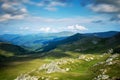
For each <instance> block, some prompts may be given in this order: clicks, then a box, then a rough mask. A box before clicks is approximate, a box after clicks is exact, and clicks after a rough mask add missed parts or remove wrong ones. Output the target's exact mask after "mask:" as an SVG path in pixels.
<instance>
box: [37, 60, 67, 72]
mask: <svg viewBox="0 0 120 80" xmlns="http://www.w3.org/2000/svg"><path fill="white" fill-rule="evenodd" d="M39 70H46V73H53V72H64V71H65V70H64V69H61V68H60V67H59V66H58V65H57V63H56V62H51V63H49V64H44V65H43V66H41V67H40V68H39Z"/></svg>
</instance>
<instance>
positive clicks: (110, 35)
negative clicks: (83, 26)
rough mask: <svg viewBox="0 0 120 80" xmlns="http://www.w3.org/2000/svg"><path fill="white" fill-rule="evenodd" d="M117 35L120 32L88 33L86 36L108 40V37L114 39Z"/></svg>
mask: <svg viewBox="0 0 120 80" xmlns="http://www.w3.org/2000/svg"><path fill="white" fill-rule="evenodd" d="M117 33H119V32H118V31H107V32H97V33H87V34H86V35H91V36H93V35H94V36H97V37H100V38H108V37H112V36H114V35H116V34H117Z"/></svg>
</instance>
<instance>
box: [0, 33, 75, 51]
mask: <svg viewBox="0 0 120 80" xmlns="http://www.w3.org/2000/svg"><path fill="white" fill-rule="evenodd" d="M73 34H74V33H73V32H59V33H39V34H28V35H19V34H3V35H0V42H9V43H12V44H14V45H19V46H22V47H24V48H26V49H28V50H30V51H34V50H36V49H38V48H40V47H42V46H44V45H46V44H47V43H48V42H49V41H54V40H55V41H57V40H62V39H64V38H65V37H68V36H70V35H73Z"/></svg>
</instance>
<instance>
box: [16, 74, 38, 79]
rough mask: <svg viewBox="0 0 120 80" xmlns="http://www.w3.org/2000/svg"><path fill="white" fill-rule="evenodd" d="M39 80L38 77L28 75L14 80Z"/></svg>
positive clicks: (22, 75)
mask: <svg viewBox="0 0 120 80" xmlns="http://www.w3.org/2000/svg"><path fill="white" fill-rule="evenodd" d="M38 79H39V77H36V76H30V75H28V74H21V75H20V76H18V77H17V78H16V79H14V80H38Z"/></svg>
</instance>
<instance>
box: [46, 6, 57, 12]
mask: <svg viewBox="0 0 120 80" xmlns="http://www.w3.org/2000/svg"><path fill="white" fill-rule="evenodd" d="M44 9H46V10H48V11H56V10H57V8H55V7H45V8H44Z"/></svg>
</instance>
